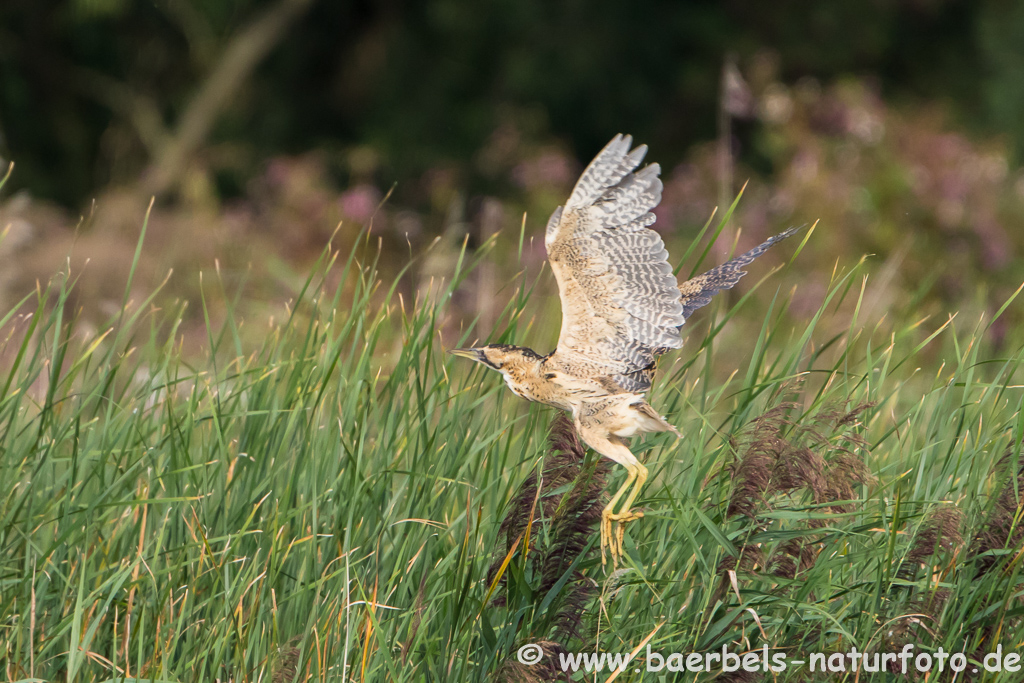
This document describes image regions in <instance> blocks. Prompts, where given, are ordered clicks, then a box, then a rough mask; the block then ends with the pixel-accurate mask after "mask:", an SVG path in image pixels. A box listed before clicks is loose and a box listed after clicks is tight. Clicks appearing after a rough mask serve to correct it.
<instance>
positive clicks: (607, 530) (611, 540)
mask: <svg viewBox="0 0 1024 683" xmlns="http://www.w3.org/2000/svg"><path fill="white" fill-rule="evenodd" d="M623 466H624V467H625V468H626V472H627V474H626V481H625V482H624V483H623V484H622V487H621V488H620V489H619V490H618V491H617V492H616V493H615V495H614V496H612V499H611V500H610V501H608V505H607V506H606V507H605V509H604V510H603V511H602V512H601V566H602V567H604V566H605V565H606V564H607V563H608V561H607V560H606V559H605V556H604V550H605V548H606V547H607V548H608V552H609V554H610V555H611V556H612V568H613V569H614V568H615V567H617V566H618V564H619V554H620V553H619V552H618V548H616V545H615V536H614V535H613V534H612V520H613V519H615V517H616V515H615V504H616V503H618V502H619V498H621V497H622V494H623V493H625V492H626V489H627V488H629V486H630V485H631V484H632V483H633V482H634V481H635V480H636V478H637V475H638V474H639V471H638V469H637V468H638V467H640V468H643V465H640V464H639V463H637V464H636V465H633V464H625V465H623ZM643 477H644V479H646V478H647V470H646V469H644V470H643ZM635 495H636V494H635V492H634V493H633V495H630V497H629V499H628V500H629V502H632V500H633V498H634V497H635Z"/></svg>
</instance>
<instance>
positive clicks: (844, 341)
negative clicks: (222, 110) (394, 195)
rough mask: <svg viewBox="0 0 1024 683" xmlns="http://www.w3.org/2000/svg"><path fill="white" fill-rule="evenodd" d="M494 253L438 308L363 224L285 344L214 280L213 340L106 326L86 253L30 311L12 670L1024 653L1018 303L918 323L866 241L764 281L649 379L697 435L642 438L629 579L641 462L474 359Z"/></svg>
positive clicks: (20, 347)
mask: <svg viewBox="0 0 1024 683" xmlns="http://www.w3.org/2000/svg"><path fill="white" fill-rule="evenodd" d="M819 234H820V233H819ZM816 238H818V234H814V235H812V236H811V238H810V239H809V241H813V239H816ZM497 242H498V240H496V239H492V240H491V241H490V242H488V243H486V244H485V245H484V248H483V249H481V250H480V251H479V252H478V254H477V255H476V256H475V257H474V258H470V256H469V254H468V252H467V251H466V250H465V248H463V249H462V250H461V251H459V252H458V257H457V259H456V261H455V263H453V264H452V268H451V270H450V278H448V279H445V280H444V281H440V280H435V281H434V282H433V283H432V285H433V286H432V287H431V288H426V289H424V290H422V292H421V293H420V295H419V296H418V297H416V298H415V299H410V298H407V297H406V296H404V295H403V294H402V291H401V287H400V286H399V285H400V283H401V281H402V278H403V277H407V276H406V275H405V274H404V273H399V274H398V275H397V276H396V277H395V279H394V280H393V281H382V280H381V279H380V277H379V273H378V269H377V264H376V262H375V261H374V256H373V255H374V254H375V253H378V252H377V248H376V245H373V244H372V241H371V240H368V239H367V237H366V234H365V233H364V235H363V236H362V237H361V238H360V240H359V242H358V247H357V248H356V249H353V250H352V251H351V252H343V253H338V252H337V251H330V250H328V251H327V252H325V253H324V254H323V256H322V258H321V260H320V261H319V262H318V264H317V265H316V267H315V268H314V269H313V270H312V272H313V275H311V277H310V278H309V279H308V280H307V281H306V282H305V283H304V284H302V285H301V286H300V287H298V288H297V289H296V291H295V293H294V299H293V300H292V301H291V303H290V305H289V307H288V311H289V312H288V314H287V316H286V317H284V318H283V319H279V320H277V321H271V322H270V323H269V325H268V327H266V328H265V329H263V330H260V331H259V332H258V333H255V334H253V333H249V332H247V331H246V325H248V324H251V323H243V322H242V321H241V320H239V319H238V318H237V317H236V316H235V314H234V310H233V306H234V305H235V298H234V295H233V292H231V291H230V290H229V289H228V288H226V287H225V285H224V283H223V280H222V279H219V278H218V277H217V276H216V274H214V277H213V278H212V279H206V278H204V280H203V283H204V284H203V289H202V297H203V298H202V307H201V308H202V311H203V314H204V316H205V317H206V319H207V321H208V327H207V331H208V337H207V351H208V353H207V354H206V356H205V359H204V360H199V361H197V360H195V358H196V356H195V355H194V354H190V355H189V356H185V355H183V352H182V340H181V337H180V329H179V328H180V324H181V321H182V311H181V307H180V306H179V307H178V308H177V309H159V308H157V307H155V306H152V305H151V300H143V301H131V300H130V297H129V296H128V294H127V293H126V294H125V296H124V298H123V300H122V305H121V307H120V310H119V311H118V312H117V313H116V314H115V315H114V316H113V317H112V318H111V319H110V320H109V322H108V324H106V325H103V326H101V327H100V328H98V330H97V331H95V332H93V331H92V329H91V328H88V327H84V326H82V325H80V324H79V321H78V320H76V313H75V309H74V307H72V306H70V305H68V302H69V300H70V297H71V295H72V293H73V292H74V287H75V284H76V283H75V281H74V274H73V273H72V274H71V275H70V277H69V276H68V274H67V273H64V274H63V275H62V276H58V277H56V278H55V279H54V280H52V281H51V283H50V285H49V286H48V287H46V288H45V289H41V290H40V291H39V292H37V293H36V294H35V295H32V296H30V297H29V298H28V299H26V300H25V301H23V302H22V303H21V305H20V306H18V307H16V308H15V309H13V310H11V311H9V312H6V313H5V314H4V316H3V317H2V318H0V329H2V331H3V333H2V335H0V340H2V341H0V343H2V346H0V360H2V362H3V364H4V367H5V368H6V370H5V372H4V373H3V374H2V375H0V377H2V378H3V382H2V384H0V468H2V472H3V477H4V479H5V480H6V481H7V482H9V483H10V485H9V487H7V488H6V493H5V494H4V495H3V499H2V502H0V548H2V553H0V557H2V566H0V586H2V591H0V670H2V671H3V672H4V676H5V677H6V678H8V679H9V680H47V681H54V680H58V681H60V680H66V681H114V680H132V679H135V680H143V679H144V680H159V681H193V680H221V681H227V680H233V681H242V680H252V681H257V680H273V681H292V680H360V681H361V680H366V681H376V680H394V681H413V680H460V681H484V680H547V679H552V678H553V676H554V675H555V674H554V672H553V669H552V667H553V663H554V662H555V661H557V653H558V652H576V651H583V650H586V651H593V650H598V651H603V652H628V651H632V650H633V649H635V648H638V647H640V646H641V645H643V646H644V647H646V646H647V645H650V646H651V647H652V648H653V649H654V651H656V652H661V653H665V654H667V653H671V652H694V651H695V652H710V651H720V650H721V648H722V646H723V645H726V646H728V647H729V648H730V649H731V650H732V651H733V652H746V651H748V650H751V651H752V650H757V649H758V648H760V647H761V646H762V644H767V645H768V646H769V647H770V648H773V649H775V650H779V651H784V652H786V653H787V654H788V656H789V658H790V659H791V660H792V659H796V658H799V654H800V653H810V652H815V651H818V652H825V653H835V652H842V651H847V650H849V648H850V647H851V646H856V647H857V648H858V649H859V650H860V651H868V652H890V651H899V649H900V648H901V647H902V646H903V645H904V644H905V643H907V642H910V643H913V644H914V645H915V647H916V648H918V650H917V652H920V651H928V652H932V651H935V649H936V648H938V647H939V646H941V647H943V648H944V649H945V650H946V651H947V652H963V653H965V654H966V655H967V656H969V657H970V658H971V659H970V661H971V662H972V663H974V662H980V661H981V658H982V657H983V655H984V654H985V653H987V652H989V651H994V650H995V648H996V646H997V645H1001V646H1002V649H1003V651H1004V652H1009V651H1014V650H1016V649H1020V647H1021V640H1022V637H1024V625H1022V624H1021V621H1020V615H1021V607H1020V602H1019V591H1020V587H1021V578H1020V571H1021V570H1020V558H1021V557H1022V556H1024V553H1022V549H1024V534H1022V533H1021V532H1020V531H1019V528H1018V523H1019V519H1020V515H1021V514H1022V511H1024V507H1022V504H1021V503H1020V485H1022V484H1024V481H1022V480H1021V477H1020V476H1018V474H1017V473H1018V472H1021V471H1022V470H1021V464H1020V462H1019V454H1020V452H1021V444H1022V440H1024V420H1022V418H1021V414H1022V413H1021V404H1022V401H1024V397H1022V394H1021V385H1022V384H1024V383H1022V381H1021V380H1022V372H1024V357H1022V350H1021V349H1020V348H1017V349H1016V350H1013V351H1011V352H1008V353H1003V354H1000V355H998V356H997V355H995V354H993V353H992V351H991V347H990V344H991V342H990V341H989V338H990V337H989V335H986V334H985V332H986V330H988V329H990V328H991V326H992V325H993V324H994V323H996V322H997V321H998V319H999V318H1000V316H1001V314H1002V313H1003V312H1004V310H1005V309H1006V307H1007V306H1010V305H1011V304H1012V301H1013V300H1012V299H1011V300H1009V301H1006V302H1005V305H1004V306H1003V308H1002V309H1000V310H998V311H997V314H996V315H994V316H992V317H989V318H985V319H983V320H981V321H980V322H976V323H967V324H966V326H965V324H964V323H961V321H960V320H959V319H958V318H956V319H950V320H930V319H929V320H914V321H912V322H908V323H896V324H895V326H894V329H892V330H891V331H889V330H887V329H885V328H883V327H881V326H879V319H878V317H875V316H872V317H870V318H869V317H865V316H864V311H866V310H868V308H870V307H869V303H870V302H868V301H867V300H866V298H865V292H870V291H871V290H870V282H869V281H868V280H867V279H865V278H864V277H863V266H862V264H860V263H849V262H847V263H842V264H840V265H839V267H838V268H837V270H836V272H835V275H834V277H833V278H832V281H831V282H830V283H829V286H828V288H827V289H826V290H825V291H824V292H823V293H822V295H821V298H820V300H819V301H818V305H817V307H816V310H815V311H814V312H813V313H812V314H811V315H810V316H809V317H806V318H800V317H799V315H800V314H799V313H798V312H797V313H795V314H794V313H792V312H791V313H790V314H787V313H786V310H787V308H788V307H789V303H790V301H791V300H792V294H786V293H784V292H781V291H777V292H776V293H775V294H774V295H773V296H771V298H770V299H769V304H768V305H766V306H764V307H763V308H761V307H755V306H753V305H752V303H753V302H754V301H755V299H754V295H753V294H751V293H750V292H751V290H752V289H753V286H754V285H755V284H756V282H753V281H752V280H753V276H752V277H751V282H750V286H748V287H746V288H745V291H747V292H748V293H747V294H746V295H744V296H743V297H742V298H741V299H740V300H739V301H738V302H737V303H736V305H734V306H733V305H730V306H728V307H727V306H724V305H723V304H724V303H726V302H725V298H724V297H722V301H720V302H719V303H717V304H716V305H712V306H711V307H709V308H708V309H705V311H704V312H703V314H702V317H703V318H704V320H705V324H706V327H701V326H696V327H694V331H691V338H690V340H689V342H688V344H687V347H686V348H685V349H684V350H683V351H682V352H681V353H678V354H676V355H675V357H674V362H673V361H672V360H671V359H667V360H669V362H666V363H664V365H663V367H662V368H661V375H660V379H659V380H658V382H657V384H656V389H655V393H654V395H653V397H652V402H653V404H654V405H656V406H658V407H659V409H660V410H661V411H663V412H664V414H666V415H668V416H669V417H670V419H671V420H672V421H673V422H674V423H675V424H676V425H678V426H679V428H680V429H681V431H682V432H683V433H684V434H685V435H686V436H685V438H684V439H682V440H680V441H675V440H673V439H671V438H670V437H666V436H664V435H661V436H658V437H656V438H652V439H650V440H649V441H648V442H647V443H646V447H645V448H643V447H642V448H641V450H645V453H644V456H643V457H644V459H645V460H646V462H647V463H648V466H649V467H650V469H651V474H652V476H651V480H650V482H649V484H648V486H647V488H646V489H645V492H644V493H645V497H644V498H643V499H642V500H641V501H640V504H641V505H642V506H643V507H644V508H646V516H645V517H644V519H643V520H641V521H639V522H636V523H634V524H633V525H632V526H631V527H630V528H629V530H628V532H627V542H626V550H627V555H628V562H629V564H630V566H629V567H627V568H626V569H623V570H620V571H618V572H616V573H614V574H611V575H605V574H604V573H603V572H602V570H601V565H600V554H599V550H598V548H597V542H596V539H597V534H596V528H595V527H593V526H591V525H590V524H589V521H590V519H591V518H592V517H593V512H594V510H595V509H599V506H600V504H601V503H600V495H601V493H602V491H604V490H605V486H604V484H603V481H604V479H605V478H607V481H608V482H610V483H614V482H615V481H617V480H618V477H619V476H621V473H620V472H619V471H618V470H617V469H614V468H612V469H608V468H607V467H605V466H603V465H602V464H600V463H597V462H594V461H593V460H592V459H589V460H588V459H586V458H584V456H583V453H582V450H581V449H580V448H579V445H578V443H574V441H573V439H572V435H571V433H567V432H566V431H565V429H564V426H563V427H558V426H557V425H556V427H555V439H556V447H555V448H554V450H551V451H550V452H549V447H548V444H547V441H546V437H547V432H548V424H549V422H550V421H551V419H552V411H551V410H550V409H548V408H545V407H542V406H537V405H526V404H525V403H524V402H522V401H521V400H519V399H516V398H515V397H514V396H512V395H511V394H510V393H509V392H507V391H506V390H505V388H504V386H502V385H501V384H500V383H499V382H495V381H493V378H491V377H489V376H486V375H484V374H483V370H481V369H475V368H474V367H471V366H469V365H464V364H461V363H458V362H457V361H456V360H455V359H453V358H451V357H449V356H447V355H446V354H445V349H447V348H450V347H452V346H455V345H461V344H463V343H465V342H467V341H472V335H473V332H472V329H471V328H460V327H459V326H458V325H457V324H456V323H453V321H452V320H451V319H450V318H449V317H448V314H447V309H448V307H449V306H450V304H451V301H452V299H453V297H455V295H456V294H457V293H458V292H459V291H460V290H461V289H462V288H463V287H464V286H465V283H466V282H467V278H469V277H471V276H472V275H473V274H474V273H475V272H476V270H478V269H479V268H480V267H481V266H480V264H479V261H480V260H486V259H491V258H493V257H494V256H495V253H494V251H493V250H492V249H491V247H493V246H494V245H495V244H496V243H497ZM520 244H523V241H522V239H521V237H520ZM435 248H436V249H440V248H441V245H440V243H439V244H438V245H436V246H435ZM144 250H145V242H144V238H143V240H140V242H139V246H138V248H137V250H136V253H135V256H134V260H133V261H132V263H133V265H132V268H131V273H134V271H135V270H136V268H137V265H138V263H139V262H140V260H141V258H142V254H143V252H144ZM522 253H523V252H520V254H522ZM429 256H430V254H429V253H428V254H427V257H429ZM797 258H800V257H799V256H798V257H797ZM746 282H747V281H744V283H745V284H746ZM762 282H763V281H762ZM768 282H771V280H768ZM767 288H768V287H767V286H765V285H762V289H767ZM128 291H131V286H130V284H129V286H128V288H127V289H126V292H128ZM532 291H533V285H532V283H531V281H530V280H527V279H526V278H525V277H523V276H520V277H519V278H518V279H516V280H515V281H514V282H513V283H511V284H510V285H509V286H507V287H505V288H503V289H502V290H501V296H502V300H508V301H509V302H510V303H509V304H508V306H507V307H506V308H505V309H504V310H502V311H500V312H498V313H497V314H496V318H497V321H498V323H497V325H495V327H494V329H495V330H499V331H500V332H498V333H496V335H497V336H496V337H495V338H494V339H492V341H505V342H508V341H512V340H520V341H522V340H526V339H528V338H536V337H537V336H540V337H543V336H544V335H550V334H552V332H553V330H554V328H555V327H556V324H555V323H554V322H552V321H551V320H550V317H549V316H531V307H532V306H533V305H534V302H533V299H534V297H533V296H532ZM215 301H219V302H220V304H218V305H221V306H224V307H225V309H226V311H227V315H226V316H225V318H224V321H225V322H224V323H223V324H221V325H215V324H214V323H213V322H212V321H210V318H209V314H208V312H209V311H210V310H211V308H212V307H213V306H214V303H213V302H215ZM792 316H795V318H796V320H795V321H794V320H793V317H792ZM743 317H745V318H746V319H747V322H746V323H744V322H743V321H742V319H741V318H743ZM751 320H755V321H757V320H759V321H760V322H759V323H757V326H756V327H755V328H754V333H753V334H747V333H746V331H747V330H748V329H750V328H749V327H748V325H749V323H750V321H751ZM694 335H696V336H694ZM1007 338H1010V339H1016V338H1017V337H1016V335H1010V336H1009V337H1007ZM254 339H258V340H259V342H258V343H255V344H254V343H253V340H254ZM591 458H592V456H591ZM538 473H539V474H538ZM524 482H525V483H526V488H525V489H524V490H523V491H519V490H518V489H519V486H520V485H521V484H523V483H524ZM531 482H532V484H531ZM503 520H504V521H503ZM529 643H540V644H542V649H543V651H544V653H545V654H546V655H547V657H546V659H545V660H544V662H543V663H542V664H540V665H538V666H535V667H525V666H524V665H522V664H520V663H518V662H517V660H516V652H517V651H518V648H520V647H521V646H523V645H524V644H529ZM641 649H642V648H641ZM643 666H644V665H641V668H642V667H643ZM968 673H969V678H970V679H971V680H1002V679H999V678H998V677H996V678H994V676H998V675H996V674H989V673H985V672H984V670H982V671H981V673H978V674H973V673H970V672H968ZM759 675H760V674H759ZM1001 675H1006V674H1001ZM581 676H583V674H577V675H576V676H575V678H574V680H583V678H581ZM687 676H691V677H692V674H682V673H680V674H670V673H667V672H666V671H662V672H661V673H659V674H650V673H643V674H636V673H634V672H633V669H632V668H630V669H629V670H628V671H626V672H623V673H622V674H620V675H619V677H618V679H617V680H623V681H624V680H641V679H643V680H689V678H686V677H687ZM844 676H845V677H844ZM673 677H675V678H673ZM586 679H587V680H590V679H591V677H590V676H588V677H586ZM598 679H599V680H604V676H598ZM734 680H736V679H734ZM754 680H756V679H754ZM766 680H767V679H766ZM780 680H814V677H813V676H811V675H810V674H809V673H808V671H807V669H806V668H803V669H799V668H791V669H790V670H788V671H787V672H785V673H784V674H783V675H782V676H781V677H780ZM829 680H851V681H852V680H856V674H854V673H847V674H845V675H840V676H832V677H831V678H829ZM929 680H932V679H929ZM942 680H945V679H942ZM958 680H964V678H963V677H961V678H959V679H958Z"/></svg>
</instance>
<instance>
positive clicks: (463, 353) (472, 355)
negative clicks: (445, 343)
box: [448, 349, 484, 363]
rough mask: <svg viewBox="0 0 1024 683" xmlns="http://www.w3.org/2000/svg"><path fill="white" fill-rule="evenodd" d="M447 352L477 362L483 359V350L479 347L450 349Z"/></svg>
mask: <svg viewBox="0 0 1024 683" xmlns="http://www.w3.org/2000/svg"><path fill="white" fill-rule="evenodd" d="M448 353H450V354H452V355H453V356H460V357H462V358H468V359H470V360H475V361H476V362H477V363H481V362H483V359H484V354H483V351H480V350H479V349H452V350H451V351H449V352H448Z"/></svg>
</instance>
